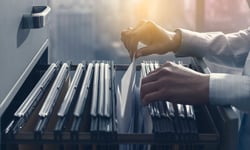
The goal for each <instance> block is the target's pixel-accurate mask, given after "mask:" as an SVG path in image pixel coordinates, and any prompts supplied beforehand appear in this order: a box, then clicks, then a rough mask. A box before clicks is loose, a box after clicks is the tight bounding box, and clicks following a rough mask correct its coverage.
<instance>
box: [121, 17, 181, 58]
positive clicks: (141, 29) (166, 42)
mask: <svg viewBox="0 0 250 150" xmlns="http://www.w3.org/2000/svg"><path fill="white" fill-rule="evenodd" d="M180 36H181V35H180V33H176V32H170V31H167V30H165V29H164V28H162V27H160V26H159V25H157V24H155V23H154V22H152V21H141V22H139V23H138V25H137V26H136V27H135V28H129V29H126V30H124V31H122V32H121V40H122V42H123V43H124V45H125V47H126V48H127V50H128V52H129V54H130V58H132V57H133V55H135V57H136V58H138V57H141V56H146V55H150V54H165V53H167V52H170V51H176V49H178V47H179V45H180V42H181V37H180ZM138 42H142V43H143V44H145V45H146V46H145V47H143V48H140V49H138V50H137V45H138Z"/></svg>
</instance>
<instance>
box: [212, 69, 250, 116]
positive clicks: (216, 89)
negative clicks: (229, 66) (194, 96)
mask: <svg viewBox="0 0 250 150" xmlns="http://www.w3.org/2000/svg"><path fill="white" fill-rule="evenodd" d="M249 85H250V77H248V76H242V75H231V74H222V73H211V74H210V80H209V100H210V103H211V104H218V105H233V106H235V107H237V108H238V109H240V110H242V111H248V112H249V111H250V86H249Z"/></svg>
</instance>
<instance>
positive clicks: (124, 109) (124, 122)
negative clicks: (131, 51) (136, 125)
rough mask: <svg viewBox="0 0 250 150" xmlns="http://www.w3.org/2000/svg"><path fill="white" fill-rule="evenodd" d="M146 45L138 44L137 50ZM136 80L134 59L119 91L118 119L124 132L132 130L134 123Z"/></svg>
mask: <svg viewBox="0 0 250 150" xmlns="http://www.w3.org/2000/svg"><path fill="white" fill-rule="evenodd" d="M144 46H145V45H144V44H142V43H141V42H139V43H138V46H137V49H139V48H142V47H144ZM135 78H136V60H135V57H133V59H132V62H131V64H130V65H129V67H128V69H127V70H126V72H125V73H124V75H123V77H122V79H121V88H120V90H121V91H120V90H119V88H118V89H117V91H119V94H118V101H119V102H118V105H120V106H118V108H119V109H120V110H118V111H119V112H120V113H119V115H120V116H119V115H118V119H120V123H121V124H120V125H121V129H122V131H124V132H127V131H128V129H129V128H130V126H131V125H130V124H131V123H132V122H133V121H132V120H131V118H133V117H134V105H135V103H134V97H135V95H134V87H135Z"/></svg>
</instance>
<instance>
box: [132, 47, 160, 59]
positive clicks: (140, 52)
mask: <svg viewBox="0 0 250 150" xmlns="http://www.w3.org/2000/svg"><path fill="white" fill-rule="evenodd" d="M154 53H155V47H154V46H152V45H149V46H146V47H143V48H140V49H138V50H137V51H136V52H135V58H138V57H142V56H147V55H151V54H154Z"/></svg>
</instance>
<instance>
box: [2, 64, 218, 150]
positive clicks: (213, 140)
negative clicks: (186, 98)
mask: <svg viewBox="0 0 250 150" xmlns="http://www.w3.org/2000/svg"><path fill="white" fill-rule="evenodd" d="M89 64H90V63H85V62H84V63H83V65H84V66H85V67H83V68H82V69H83V70H82V75H81V76H80V78H79V85H78V86H77V88H75V89H76V90H75V92H74V95H75V96H73V97H74V98H73V99H72V103H71V106H72V107H69V113H68V116H69V117H68V118H67V121H64V123H63V124H62V125H63V126H62V127H61V130H59V129H60V127H59V126H58V122H60V121H59V120H60V117H58V112H59V110H60V106H61V105H62V104H63V100H64V98H65V97H66V96H65V94H66V93H67V91H69V90H70V89H71V88H72V87H71V86H70V85H71V83H73V82H75V81H74V79H73V77H72V76H73V75H74V74H75V73H76V68H77V65H72V64H70V63H68V71H66V72H68V73H66V74H67V75H66V74H65V75H64V76H65V78H63V80H62V83H63V84H59V85H60V86H54V87H56V88H58V89H59V91H58V94H57V96H56V97H55V100H56V102H55V105H54V106H53V109H52V111H51V112H50V115H49V119H48V121H47V122H46V123H45V124H46V125H45V126H44V128H43V127H40V128H39V127H38V124H39V123H38V122H39V120H41V119H40V117H41V116H39V113H40V110H41V109H42V105H43V104H44V102H45V101H46V98H47V97H48V96H47V95H49V91H51V90H53V85H52V83H53V82H55V80H56V78H57V77H58V76H61V77H62V75H59V74H58V72H59V70H60V69H61V68H62V67H61V66H62V65H61V64H60V65H59V64H57V65H58V67H57V71H56V70H55V73H54V77H51V79H50V81H49V84H48V85H47V87H46V88H45V87H43V88H42V89H43V90H44V92H43V93H44V94H43V96H40V98H39V99H38V101H37V104H35V105H33V106H32V107H33V108H34V109H33V111H32V112H31V113H30V115H28V116H26V117H25V118H24V121H21V122H20V123H21V124H22V123H23V125H20V124H17V128H15V129H16V130H13V127H11V126H12V123H11V121H12V120H15V119H16V118H17V116H18V115H16V116H15V112H16V111H17V109H18V108H19V106H20V105H21V104H22V102H24V100H25V98H26V97H22V100H20V101H19V103H18V104H17V103H16V101H15V100H16V99H20V97H19V96H16V97H15V99H14V100H13V102H12V104H11V105H10V106H11V107H9V108H8V110H7V111H6V112H5V113H4V115H3V117H2V124H1V126H2V136H3V143H4V144H3V145H2V148H4V149H5V148H6V149H8V148H11V149H22V148H24V147H25V148H26V149H27V148H33V149H34V148H39V149H47V148H48V149H49V148H57V149H63V148H65V149H67V148H68V149H82V148H87V149H96V148H97V149H98V148H99V149H103V148H106V149H114V148H115V149H118V148H124V147H125V148H129V147H130V148H131V147H133V148H135V149H137V148H140V147H143V145H144V146H145V145H148V144H151V149H162V148H163V149H166V148H167V149H176V148H178V149H184V148H186V149H188V148H189V149H218V148H219V145H220V142H221V138H222V137H221V134H220V132H219V131H218V127H217V125H216V123H215V122H214V118H215V116H214V115H218V114H215V113H211V112H210V109H208V107H207V106H195V114H196V118H197V129H198V130H197V131H198V132H197V134H196V136H195V138H194V139H180V138H176V139H175V138H173V139H169V138H168V137H169V135H168V134H155V133H153V132H152V131H151V132H147V133H144V132H140V131H136V128H135V129H134V131H133V132H130V133H120V132H119V130H118V128H119V124H120V123H119V122H117V119H116V113H117V112H116V109H115V108H114V107H115V105H116V104H117V102H116V97H115V95H116V92H115V90H114V87H112V86H114V85H115V83H111V85H112V86H111V87H112V88H110V89H109V90H110V91H109V92H110V93H111V94H110V100H112V101H111V104H112V105H111V106H114V107H113V108H111V109H112V111H111V114H112V115H110V118H111V119H110V123H111V126H112V127H111V128H108V126H105V123H104V128H105V127H107V128H106V129H107V130H105V129H101V128H100V127H98V128H97V129H96V130H93V128H92V121H91V120H92V119H93V118H92V115H91V106H92V99H93V97H92V96H93V92H94V89H93V87H94V86H93V82H94V70H92V73H90V74H88V73H87V72H88V71H87V70H88V69H87V68H88V67H89ZM110 66H113V67H111V68H113V71H111V72H110V75H111V78H110V82H113V81H114V82H116V81H120V79H119V74H122V73H123V72H124V70H125V69H126V68H127V66H124V65H116V64H112V62H111V63H110ZM92 67H93V66H92ZM47 68H48V66H47V65H45V66H44V65H37V67H35V68H34V69H35V70H36V71H35V72H39V73H41V74H43V72H45V70H46V69H47ZM93 69H94V68H93ZM140 71H141V66H140V65H138V66H137V73H138V74H140ZM112 74H113V75H112ZM40 76H41V75H40ZM85 78H88V80H86V81H89V83H84V79H85ZM115 78H117V79H115ZM38 80H39V78H37V81H38ZM71 80H72V81H71ZM29 81H30V79H29V78H27V80H26V82H29ZM37 81H36V82H37ZM82 84H83V85H84V84H85V85H86V84H88V85H89V86H87V87H88V88H87V89H88V91H87V95H84V94H83V95H84V96H83V99H85V100H86V101H85V104H84V111H80V112H82V115H80V117H79V118H78V120H79V119H80V121H79V122H78V121H74V120H75V118H74V117H75V116H76V115H77V112H75V108H76V106H78V103H77V101H78V100H79V97H80V95H82V94H81V92H80V89H81V88H82V87H83V85H82ZM24 85H25V84H24ZM43 85H44V84H43ZM105 85H106V84H104V85H102V86H105ZM59 87H60V88H59ZM70 87H71V88H70ZM98 87H99V86H98ZM26 88H27V87H25V86H23V87H22V89H26ZM34 88H35V85H33V87H30V88H29V89H30V90H29V91H27V95H28V94H29V93H30V91H31V90H32V89H34ZM99 90H100V89H99ZM99 92H100V91H99ZM79 104H80V103H79ZM82 106H83V105H82ZM133 109H135V110H136V109H138V105H135V106H134V108H133ZM41 114H42V113H41ZM10 116H11V117H10ZM20 116H21V115H20ZM62 116H63V115H62ZM103 118H104V119H103V120H105V118H109V117H103ZM137 119H139V118H138V115H135V116H134V120H137ZM61 120H62V119H61ZM99 121H100V120H99ZM74 122H75V123H74ZM77 122H78V123H77ZM107 122H108V123H107V124H106V125H108V124H109V121H107ZM13 124H14V123H13ZM59 124H60V123H59ZM73 124H74V125H73ZM19 125H20V126H19ZM134 125H135V126H136V124H134ZM73 126H74V127H73ZM77 126H78V127H77ZM18 127H20V128H18ZM39 129H41V130H39ZM13 131H14V132H13ZM40 131H41V132H40ZM59 131H60V132H59ZM121 144H137V145H136V146H131V145H125V146H124V145H121ZM138 144H140V145H138ZM141 144H143V145H141ZM118 145H120V146H118Z"/></svg>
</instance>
